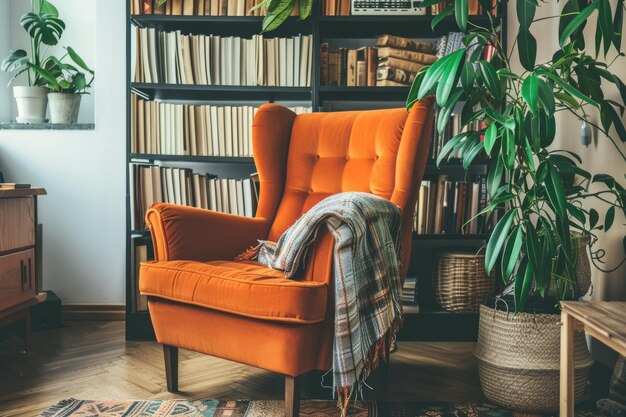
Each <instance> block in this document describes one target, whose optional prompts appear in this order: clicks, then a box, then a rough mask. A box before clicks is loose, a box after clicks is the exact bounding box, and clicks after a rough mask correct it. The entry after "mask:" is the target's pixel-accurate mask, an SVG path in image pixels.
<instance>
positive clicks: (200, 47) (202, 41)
mask: <svg viewBox="0 0 626 417" xmlns="http://www.w3.org/2000/svg"><path fill="white" fill-rule="evenodd" d="M196 38H197V40H196V42H197V45H196V48H197V51H198V55H199V56H198V57H195V58H194V61H196V62H197V68H198V73H199V74H198V77H199V79H200V83H201V84H203V85H207V84H209V81H208V80H207V78H206V76H207V67H206V55H205V53H206V35H198V36H196Z"/></svg>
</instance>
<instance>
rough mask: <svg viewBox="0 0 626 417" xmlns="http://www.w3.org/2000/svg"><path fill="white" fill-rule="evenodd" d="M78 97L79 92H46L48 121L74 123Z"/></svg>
mask: <svg viewBox="0 0 626 417" xmlns="http://www.w3.org/2000/svg"><path fill="white" fill-rule="evenodd" d="M80 98H81V95H80V94H70V93H48V100H49V101H50V123H76V121H77V120H78V110H79V109H80Z"/></svg>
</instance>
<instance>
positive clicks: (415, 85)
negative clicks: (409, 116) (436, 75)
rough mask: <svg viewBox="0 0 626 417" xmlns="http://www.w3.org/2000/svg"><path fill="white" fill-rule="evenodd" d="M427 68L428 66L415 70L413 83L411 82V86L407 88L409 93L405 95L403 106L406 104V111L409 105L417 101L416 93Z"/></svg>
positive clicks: (409, 108) (409, 107)
mask: <svg viewBox="0 0 626 417" xmlns="http://www.w3.org/2000/svg"><path fill="white" fill-rule="evenodd" d="M427 70H428V67H422V68H420V70H419V71H418V72H417V75H416V76H415V79H414V80H413V83H412V84H411V88H410V89H409V94H408V95H407V97H406V105H405V106H406V110H407V111H409V110H411V107H413V105H414V104H415V103H417V102H418V101H419V100H418V98H417V93H418V91H419V89H420V86H421V85H422V82H423V81H424V77H425V76H426V71H427Z"/></svg>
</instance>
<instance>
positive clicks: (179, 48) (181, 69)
mask: <svg viewBox="0 0 626 417" xmlns="http://www.w3.org/2000/svg"><path fill="white" fill-rule="evenodd" d="M183 38H184V35H183V34H182V33H181V32H180V30H177V31H176V55H177V57H178V59H177V60H176V63H177V66H178V71H177V74H178V77H177V78H178V83H179V84H187V77H186V76H185V59H184V57H183V55H184V54H183V42H184V39H183Z"/></svg>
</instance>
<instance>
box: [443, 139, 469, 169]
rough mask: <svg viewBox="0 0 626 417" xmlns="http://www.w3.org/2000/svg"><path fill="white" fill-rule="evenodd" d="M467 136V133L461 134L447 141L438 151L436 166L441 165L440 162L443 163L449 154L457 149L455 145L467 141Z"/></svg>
mask: <svg viewBox="0 0 626 417" xmlns="http://www.w3.org/2000/svg"><path fill="white" fill-rule="evenodd" d="M468 136H469V132H463V133H461V134H458V135H456V136H454V137H453V138H451V139H450V140H449V141H447V142H446V143H445V144H444V145H443V147H442V148H441V150H440V151H439V155H437V166H439V164H441V161H443V160H444V159H445V157H446V156H447V155H448V154H449V153H450V152H452V151H454V149H456V148H457V145H459V144H460V143H461V141H463V140H464V139H467V137H468Z"/></svg>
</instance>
